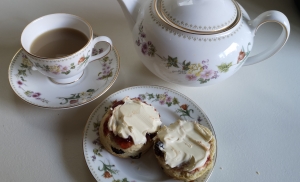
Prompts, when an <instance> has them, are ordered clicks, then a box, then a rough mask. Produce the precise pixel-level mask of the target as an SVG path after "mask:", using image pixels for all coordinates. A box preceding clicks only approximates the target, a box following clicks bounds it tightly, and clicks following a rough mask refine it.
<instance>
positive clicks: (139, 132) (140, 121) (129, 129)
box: [99, 97, 161, 159]
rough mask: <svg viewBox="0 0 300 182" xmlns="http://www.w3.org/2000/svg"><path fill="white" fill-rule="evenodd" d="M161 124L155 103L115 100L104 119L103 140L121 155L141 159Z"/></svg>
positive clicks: (118, 155)
mask: <svg viewBox="0 0 300 182" xmlns="http://www.w3.org/2000/svg"><path fill="white" fill-rule="evenodd" d="M160 125H161V120H160V115H159V113H158V112H157V111H156V109H155V108H154V107H153V106H151V105H149V104H147V103H146V102H144V101H141V100H139V99H138V98H134V99H130V98H129V97H125V98H124V99H123V100H121V101H115V102H114V103H113V105H112V107H111V108H110V109H109V110H108V111H107V113H106V114H105V116H104V117H103V118H102V120H101V123H100V127H99V135H100V142H101V143H102V145H103V146H104V148H105V149H106V150H107V151H108V152H109V153H111V154H113V155H115V156H117V157H121V158H129V157H131V158H133V159H137V158H140V157H141V155H142V154H143V153H145V152H147V151H148V149H149V148H151V146H152V145H153V140H152V139H153V138H154V137H155V136H156V132H157V130H158V128H159V127H160Z"/></svg>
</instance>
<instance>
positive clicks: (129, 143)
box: [103, 100, 156, 149]
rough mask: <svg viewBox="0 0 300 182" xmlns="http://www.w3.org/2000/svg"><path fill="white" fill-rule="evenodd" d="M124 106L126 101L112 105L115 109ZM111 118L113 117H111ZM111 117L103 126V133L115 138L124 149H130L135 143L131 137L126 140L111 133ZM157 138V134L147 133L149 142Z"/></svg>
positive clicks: (115, 102)
mask: <svg viewBox="0 0 300 182" xmlns="http://www.w3.org/2000/svg"><path fill="white" fill-rule="evenodd" d="M123 104H124V101H122V100H120V101H117V100H116V101H114V102H113V103H112V106H111V108H112V109H114V108H115V107H117V106H119V105H123ZM110 117H111V116H110ZM110 117H107V119H106V121H105V123H104V126H103V132H104V135H105V136H107V135H108V134H111V136H113V140H114V141H115V142H116V143H117V144H118V145H119V146H120V147H121V148H122V149H128V148H129V147H131V146H132V145H133V144H134V143H133V140H132V138H131V136H129V137H128V138H126V139H124V138H122V137H119V136H118V135H114V133H113V132H112V131H110V130H109V129H108V121H109V118H110ZM155 136H156V133H151V134H149V133H147V135H146V137H147V140H148V141H149V140H152V138H154V137H155Z"/></svg>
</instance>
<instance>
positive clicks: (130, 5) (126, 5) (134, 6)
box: [118, 0, 143, 30]
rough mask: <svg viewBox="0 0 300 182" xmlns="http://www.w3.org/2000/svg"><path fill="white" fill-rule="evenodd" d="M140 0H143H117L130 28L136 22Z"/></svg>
mask: <svg viewBox="0 0 300 182" xmlns="http://www.w3.org/2000/svg"><path fill="white" fill-rule="evenodd" d="M140 1H143V0H118V2H119V4H120V6H121V8H122V10H123V13H124V15H125V17H126V19H127V21H128V23H129V26H130V29H131V30H132V29H133V27H134V25H135V23H136V19H137V16H138V13H139V9H140V7H141V2H140Z"/></svg>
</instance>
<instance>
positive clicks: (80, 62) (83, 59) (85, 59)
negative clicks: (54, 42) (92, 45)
mask: <svg viewBox="0 0 300 182" xmlns="http://www.w3.org/2000/svg"><path fill="white" fill-rule="evenodd" d="M89 52H90V51H88V52H87V54H86V56H85V55H84V54H83V55H82V57H81V58H80V59H79V60H78V62H77V65H78V67H77V69H78V70H79V69H80V68H81V67H82V66H85V65H86V64H87V63H88V60H89V58H90V55H89Z"/></svg>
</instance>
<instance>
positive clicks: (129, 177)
mask: <svg viewBox="0 0 300 182" xmlns="http://www.w3.org/2000/svg"><path fill="white" fill-rule="evenodd" d="M125 96H129V97H131V98H134V97H138V98H140V99H141V100H144V101H146V102H147V103H148V104H151V105H153V106H154V107H155V108H156V109H157V111H158V112H159V113H160V116H161V120H162V123H163V124H165V125H169V124H170V123H172V122H175V121H176V120H177V119H179V118H182V119H185V120H188V121H197V122H200V124H202V125H204V126H206V127H208V128H209V129H210V130H211V131H212V133H213V135H214V136H216V134H215V133H214V129H213V126H212V124H211V122H210V121H209V119H208V117H207V116H206V115H205V113H204V112H203V111H202V109H201V108H200V107H199V106H198V105H197V104H196V103H195V102H194V101H192V100H191V99H190V98H188V97H187V96H185V95H183V94H181V93H179V92H177V91H174V90H172V89H169V88H166V87H161V86H135V87H129V88H125V89H123V90H120V91H118V92H116V93H114V94H112V95H110V96H109V97H107V98H106V99H104V100H103V101H102V102H101V103H100V104H99V105H98V106H97V107H96V108H95V109H94V111H93V112H92V114H91V115H90V117H89V119H88V121H87V123H86V126H85V129H84V135H83V151H84V157H85V160H86V163H87V165H88V167H89V169H90V171H91V173H92V175H93V176H94V178H95V179H96V180H97V181H99V182H100V181H101V182H113V181H116V180H120V181H122V180H123V181H130V182H131V181H170V182H171V181H175V180H173V179H171V178H170V177H168V176H167V175H166V174H165V173H164V172H163V171H162V170H161V167H160V166H159V164H158V162H157V160H156V158H155V155H154V152H153V150H151V149H150V150H149V151H148V152H147V153H146V154H145V155H144V156H142V157H141V158H140V159H121V158H118V157H115V156H113V155H111V154H109V153H108V152H106V150H105V149H103V147H102V146H101V144H100V140H99V132H98V130H99V126H100V124H99V123H100V121H101V119H102V117H103V116H104V114H105V113H106V111H107V109H109V107H110V106H111V104H112V102H113V101H115V100H121V99H123V98H124V97H125ZM216 153H217V152H216ZM215 161H216V157H215ZM215 161H214V162H215ZM212 170H213V169H211V170H209V171H208V172H207V173H205V174H204V175H203V176H202V177H201V178H199V179H198V180H197V181H198V182H204V181H207V180H208V178H209V177H210V175H211V173H212Z"/></svg>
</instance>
